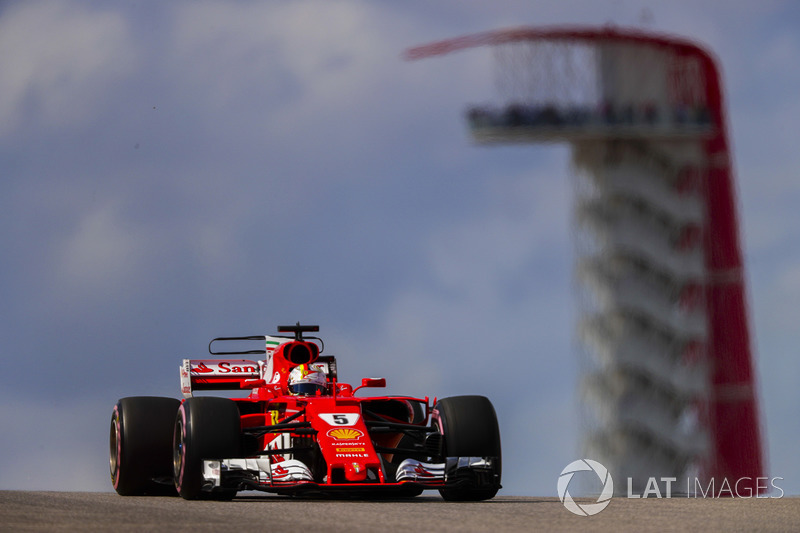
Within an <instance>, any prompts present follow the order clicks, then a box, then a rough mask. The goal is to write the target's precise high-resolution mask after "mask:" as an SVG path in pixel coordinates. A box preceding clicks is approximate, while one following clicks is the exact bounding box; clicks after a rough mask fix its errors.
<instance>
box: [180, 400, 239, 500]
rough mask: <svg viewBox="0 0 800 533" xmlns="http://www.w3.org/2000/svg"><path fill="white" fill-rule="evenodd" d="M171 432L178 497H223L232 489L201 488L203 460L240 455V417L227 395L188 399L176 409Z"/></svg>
mask: <svg viewBox="0 0 800 533" xmlns="http://www.w3.org/2000/svg"><path fill="white" fill-rule="evenodd" d="M174 422H175V429H174V433H173V446H172V458H173V460H172V464H173V472H174V476H175V488H176V489H177V491H178V494H180V495H181V497H182V498H184V499H187V500H195V499H198V498H201V497H209V498H211V499H218V500H226V499H231V498H233V497H234V496H235V495H236V489H229V488H225V489H221V488H217V489H214V491H211V492H208V491H205V492H204V491H203V490H202V489H203V483H204V479H203V460H204V459H230V458H235V457H240V456H241V418H240V416H239V408H238V407H237V406H236V402H234V401H233V400H230V399H228V398H215V397H210V396H209V397H199V398H189V399H187V400H186V401H185V402H183V404H182V405H181V406H180V408H179V409H178V415H177V417H176V418H175V421H174Z"/></svg>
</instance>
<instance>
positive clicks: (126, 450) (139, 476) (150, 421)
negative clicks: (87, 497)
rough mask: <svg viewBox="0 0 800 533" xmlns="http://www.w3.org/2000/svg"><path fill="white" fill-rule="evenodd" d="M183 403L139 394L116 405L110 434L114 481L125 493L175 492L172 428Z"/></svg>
mask: <svg viewBox="0 0 800 533" xmlns="http://www.w3.org/2000/svg"><path fill="white" fill-rule="evenodd" d="M180 404H181V402H180V401H179V400H176V399H175V398H158V397H151V396H135V397H131V398H122V399H121V400H119V401H118V402H117V404H116V405H115V406H114V411H113V413H112V415H111V431H110V434H109V466H110V469H111V483H112V485H114V490H116V491H117V494H120V495H121V496H141V495H170V494H171V495H174V494H175V488H174V487H173V485H172V460H171V459H172V428H173V426H174V424H175V414H176V413H177V412H178V407H180Z"/></svg>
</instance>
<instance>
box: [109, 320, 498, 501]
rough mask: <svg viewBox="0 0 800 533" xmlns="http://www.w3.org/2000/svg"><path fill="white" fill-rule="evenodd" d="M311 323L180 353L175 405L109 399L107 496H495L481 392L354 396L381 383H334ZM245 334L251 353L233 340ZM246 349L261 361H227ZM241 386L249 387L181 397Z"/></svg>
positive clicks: (332, 364)
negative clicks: (224, 394) (200, 352)
mask: <svg viewBox="0 0 800 533" xmlns="http://www.w3.org/2000/svg"><path fill="white" fill-rule="evenodd" d="M316 331H319V327H318V326H307V325H300V324H299V323H298V324H297V325H294V326H279V327H278V332H279V333H284V334H287V333H288V334H290V335H274V336H256V337H220V338H216V339H214V340H212V341H211V342H210V343H209V353H210V354H211V355H212V356H215V357H220V356H221V357H225V358H223V359H184V360H183V364H182V365H181V367H180V380H181V392H182V393H183V396H184V399H183V400H182V401H181V400H177V399H174V398H161V397H149V396H137V397H129V398H123V399H121V400H119V401H118V402H117V404H116V406H115V407H114V411H113V414H112V417H111V431H110V467H111V481H112V483H113V485H114V489H115V490H116V491H117V493H119V494H121V495H123V496H128V495H147V494H154V495H158V494H174V493H175V492H176V491H177V493H178V494H180V496H182V497H183V498H186V499H190V500H192V499H217V500H226V499H230V498H233V497H234V496H235V495H236V493H237V492H239V491H244V490H260V491H266V492H273V493H277V494H286V495H304V496H311V495H326V494H327V495H334V496H336V495H338V496H341V497H344V496H347V495H356V496H364V497H381V496H384V495H385V496H389V497H413V496H416V495H418V494H421V493H422V491H423V490H426V489H435V490H438V491H439V492H440V493H441V495H442V497H443V498H444V499H445V500H461V501H464V500H470V501H475V500H486V499H489V498H492V497H493V496H494V495H495V494H496V493H497V491H498V489H499V488H500V476H501V453H500V431H499V428H498V424H497V417H496V414H495V410H494V407H493V406H492V404H491V402H490V401H489V400H488V399H487V398H485V397H483V396H454V397H450V398H443V399H440V400H438V401H436V399H434V400H433V401H432V402H431V401H429V398H428V397H425V398H414V397H409V396H356V393H357V392H358V391H359V390H360V389H362V388H371V387H385V386H386V380H385V379H384V378H364V379H363V380H362V381H361V386H359V387H353V386H352V385H349V384H347V383H340V382H339V381H338V380H337V369H336V358H335V357H334V356H332V355H321V353H322V351H323V350H324V344H323V342H322V340H321V339H319V338H318V337H309V336H304V334H306V333H310V332H316ZM234 342H235V343H234ZM252 342H258V343H259V349H257V350H242V349H241V348H240V347H241V346H243V345H246V344H247V343H252ZM222 343H228V344H222ZM262 343H264V344H262ZM216 346H228V347H231V346H234V347H237V348H239V349H238V350H237V351H215V349H216ZM261 346H264V348H263V349H262V348H261ZM253 354H263V355H265V357H264V359H263V360H258V361H253V360H250V359H232V358H230V357H231V356H243V355H244V356H249V355H253ZM242 389H245V390H250V393H249V395H248V396H246V397H243V398H221V397H214V396H194V395H193V393H194V391H198V390H242Z"/></svg>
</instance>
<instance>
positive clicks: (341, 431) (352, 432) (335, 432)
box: [327, 428, 364, 440]
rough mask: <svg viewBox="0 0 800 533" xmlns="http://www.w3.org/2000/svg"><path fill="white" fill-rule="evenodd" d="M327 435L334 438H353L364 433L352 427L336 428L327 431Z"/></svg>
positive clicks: (358, 437)
mask: <svg viewBox="0 0 800 533" xmlns="http://www.w3.org/2000/svg"><path fill="white" fill-rule="evenodd" d="M327 435H328V436H329V437H333V438H334V439H336V440H355V439H360V438H361V437H363V436H364V433H362V432H361V431H360V430H358V429H353V428H336V429H332V430H330V431H328V433H327Z"/></svg>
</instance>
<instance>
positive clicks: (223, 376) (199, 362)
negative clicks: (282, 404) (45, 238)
mask: <svg viewBox="0 0 800 533" xmlns="http://www.w3.org/2000/svg"><path fill="white" fill-rule="evenodd" d="M306 339H309V337H306V338H305V339H303V340H302V341H297V340H296V337H281V336H258V337H220V338H216V339H214V340H212V341H211V342H210V343H209V345H208V348H209V350H208V351H209V353H210V354H211V355H221V356H229V355H257V354H264V355H265V359H264V360H263V361H253V360H251V359H184V360H183V362H182V364H181V367H180V378H181V393H182V394H183V396H184V397H185V398H191V396H192V393H193V392H194V391H197V390H241V389H254V388H257V387H263V386H265V384H267V383H270V384H273V383H280V382H282V381H285V380H286V378H287V377H288V372H289V369H290V368H291V367H293V366H295V365H296V364H297V363H299V362H300V360H298V359H293V357H294V356H293V355H292V354H299V356H298V357H302V356H303V355H304V354H306V355H308V356H310V357H312V362H310V363H309V366H311V367H312V368H315V369H317V370H320V371H322V372H324V373H325V374H326V375H327V377H328V382H333V381H336V379H337V368H336V357H334V356H332V355H324V356H320V355H318V354H319V350H316V347H314V346H312V348H315V350H311V351H309V350H304V349H303V347H302V346H300V345H303V344H305V345H308V341H307V340H306ZM314 339H315V340H319V339H316V338H314ZM220 341H237V342H238V343H240V344H239V346H241V343H242V342H245V343H247V342H252V341H258V342H259V343H261V346H264V347H265V348H261V349H252V350H251V349H239V350H237V351H216V350H214V349H212V345H213V343H215V342H220ZM319 341H320V344H322V341H321V340H319ZM284 345H285V346H284ZM286 351H288V355H289V360H288V361H287V359H286V358H285V357H284V352H286ZM312 352H314V353H313V354H312ZM292 360H294V362H292Z"/></svg>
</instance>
